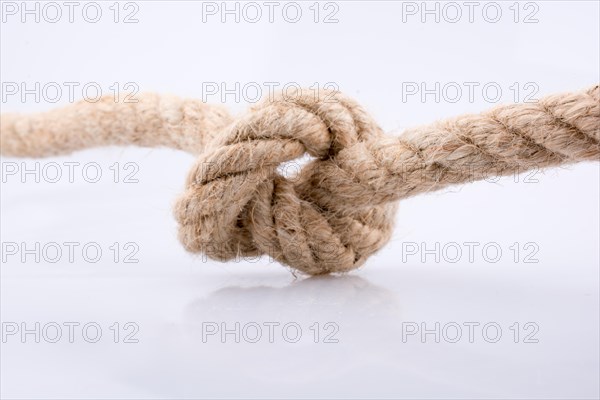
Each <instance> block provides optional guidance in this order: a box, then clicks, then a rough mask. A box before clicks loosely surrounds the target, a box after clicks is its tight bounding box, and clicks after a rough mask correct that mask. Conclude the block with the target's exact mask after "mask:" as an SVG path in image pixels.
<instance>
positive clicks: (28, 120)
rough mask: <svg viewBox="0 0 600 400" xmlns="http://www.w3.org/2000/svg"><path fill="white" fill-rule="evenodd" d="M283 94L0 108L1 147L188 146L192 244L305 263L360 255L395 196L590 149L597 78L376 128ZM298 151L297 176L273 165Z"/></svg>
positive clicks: (183, 200) (596, 151)
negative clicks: (403, 126)
mask: <svg viewBox="0 0 600 400" xmlns="http://www.w3.org/2000/svg"><path fill="white" fill-rule="evenodd" d="M309 93H310V94H303V92H302V91H299V92H297V93H296V94H295V95H290V94H287V95H286V96H285V97H284V96H279V97H276V98H274V99H269V100H267V101H264V102H262V103H260V104H259V105H257V106H255V107H253V108H251V109H250V111H249V112H248V113H246V114H245V115H243V116H241V117H239V118H233V117H232V116H231V115H230V114H229V113H228V112H227V111H226V110H225V109H224V108H222V107H219V106H215V105H209V104H205V103H202V102H201V101H198V100H193V99H187V100H184V99H180V98H177V97H173V96H161V95H156V94H145V95H142V96H140V98H139V99H138V101H137V102H135V103H115V102H114V99H113V98H112V97H111V96H107V97H103V98H101V100H100V101H98V102H97V103H90V102H85V101H81V102H79V103H75V104H72V105H68V106H66V107H63V108H59V109H55V110H52V111H48V112H42V113H35V114H16V113H6V114H2V116H1V127H0V138H1V141H0V150H1V154H2V155H4V156H16V157H47V156H54V155H59V154H67V153H71V152H73V151H77V150H82V149H86V148H90V147H96V146H106V145H136V146H147V147H155V146H166V147H172V148H175V149H180V150H184V151H187V152H190V153H192V154H195V155H197V156H198V159H197V161H196V163H195V164H194V166H193V167H192V169H191V171H190V173H189V175H188V178H187V182H186V187H185V191H184V193H183V195H181V196H180V198H179V199H178V200H177V202H176V204H175V210H174V214H175V217H176V218H177V221H178V222H179V225H180V227H179V238H180V240H181V242H182V243H183V245H184V246H185V248H186V249H187V250H189V251H191V252H203V253H205V254H207V255H208V256H209V257H211V258H213V259H216V260H221V261H226V260H231V259H234V258H236V257H240V256H248V257H255V256H258V255H261V254H267V255H269V256H271V257H273V258H274V259H276V260H278V261H279V262H281V263H283V264H285V265H288V266H290V267H292V268H294V269H297V270H300V271H302V272H304V273H307V274H313V275H316V274H325V273H331V272H345V271H349V270H352V269H354V268H357V267H359V266H361V265H362V264H363V263H364V262H365V260H366V259H367V258H368V257H369V256H370V255H371V254H373V253H374V252H376V251H377V250H379V249H380V248H381V247H382V246H383V245H385V243H386V242H387V241H388V240H389V238H390V235H391V233H392V228H393V226H392V225H393V221H394V218H395V213H396V208H397V207H396V203H397V201H398V200H400V199H402V198H406V197H410V196H414V195H416V194H419V193H424V192H430V191H435V190H439V189H442V188H445V187H447V186H449V185H456V184H463V183H467V182H472V181H476V180H481V179H485V178H489V177H490V176H502V175H509V174H513V173H521V172H524V171H527V170H530V169H532V168H548V167H554V166H559V165H565V164H570V163H575V162H580V161H599V160H600V145H599V142H600V88H599V86H598V85H596V86H594V87H592V88H590V89H588V90H584V91H580V92H575V93H562V94H556V95H551V96H547V97H544V98H542V99H541V100H540V101H538V102H536V103H529V104H511V105H501V106H497V107H495V108H493V109H491V110H489V111H486V112H483V113H481V114H470V115H463V116H459V117H456V118H452V119H447V120H442V121H438V122H435V123H433V124H430V125H426V126H422V127H417V128H413V129H408V130H406V131H404V132H403V133H402V134H401V135H399V136H386V135H385V134H384V133H383V131H382V129H381V128H380V127H379V126H378V125H377V124H376V123H375V121H373V119H371V117H370V116H369V115H368V114H367V113H366V112H365V110H364V109H363V108H362V107H361V106H360V105H358V104H357V103H356V102H354V101H353V100H351V99H349V98H347V97H345V96H343V95H341V94H340V93H337V92H327V93H324V92H320V93H318V96H317V95H315V93H314V92H310V91H309ZM306 154H308V155H309V156H311V157H312V159H311V161H310V162H309V163H308V164H306V165H304V166H303V167H302V169H301V170H300V172H299V174H298V175H297V176H294V177H285V176H283V175H281V174H280V173H278V167H279V166H280V165H281V164H282V163H285V162H290V161H293V160H296V159H298V158H299V157H302V156H304V155H306Z"/></svg>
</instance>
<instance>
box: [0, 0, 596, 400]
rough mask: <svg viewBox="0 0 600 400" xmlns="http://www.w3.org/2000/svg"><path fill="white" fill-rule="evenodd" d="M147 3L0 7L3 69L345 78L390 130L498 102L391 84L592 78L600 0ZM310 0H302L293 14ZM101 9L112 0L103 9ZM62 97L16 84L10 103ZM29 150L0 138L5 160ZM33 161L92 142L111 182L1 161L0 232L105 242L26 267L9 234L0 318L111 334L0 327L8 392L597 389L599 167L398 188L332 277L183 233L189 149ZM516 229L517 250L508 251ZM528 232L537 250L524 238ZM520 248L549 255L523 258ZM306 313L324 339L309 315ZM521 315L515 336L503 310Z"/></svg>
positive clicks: (164, 83)
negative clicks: (224, 331) (477, 5)
mask: <svg viewBox="0 0 600 400" xmlns="http://www.w3.org/2000/svg"><path fill="white" fill-rule="evenodd" d="M137 4H138V5H139V12H138V14H137V18H138V19H139V23H137V24H129V25H125V24H114V23H112V22H111V21H110V18H106V19H103V20H102V21H101V22H100V23H98V24H89V23H85V21H83V22H82V21H81V20H76V21H75V23H73V24H69V23H63V22H60V23H56V24H49V23H44V22H41V23H39V24H37V23H25V24H23V23H20V22H19V21H18V19H17V20H15V19H9V20H7V21H6V22H3V23H2V28H1V29H2V30H1V33H2V39H1V46H2V50H1V52H2V54H1V55H2V57H1V59H2V61H1V64H0V66H1V73H2V77H1V78H2V79H1V80H2V82H27V83H28V84H30V85H33V83H34V82H41V83H42V85H43V84H44V83H46V82H80V83H81V84H84V83H86V82H98V84H99V85H100V86H101V87H102V88H103V89H104V90H107V91H108V90H109V89H108V88H109V87H110V86H111V85H112V83H114V82H119V83H120V84H123V83H126V82H135V83H136V84H137V85H138V86H139V87H140V89H141V90H143V91H158V92H169V93H175V94H178V95H182V96H195V97H201V96H202V94H203V92H202V87H203V86H202V82H227V83H228V85H233V83H234V82H240V83H241V85H242V86H243V85H244V84H245V83H248V82H259V83H260V82H279V83H281V84H284V83H286V82H297V83H299V84H301V85H302V86H305V87H306V86H311V85H313V84H314V83H315V82H319V83H320V85H323V84H324V83H326V82H335V83H337V84H338V85H339V87H340V90H342V91H343V92H345V93H347V94H349V95H352V96H353V97H355V98H356V99H357V100H358V101H359V102H361V103H362V104H363V105H364V106H365V107H367V108H368V109H369V110H371V111H372V113H373V115H374V116H375V117H376V118H377V120H378V121H380V122H381V124H382V126H383V127H384V128H385V129H386V130H389V131H394V132H397V131H399V130H400V129H401V128H402V127H406V126H411V125H415V124H420V123H426V122H429V121H432V120H434V119H437V118H442V117H446V116H451V115H455V114H458V113H463V112H471V111H473V112H476V111H481V110H483V109H486V108H489V107H490V106H492V104H490V103H489V102H486V101H485V99H484V98H482V96H481V95H479V96H476V98H475V99H474V101H472V102H471V101H468V99H466V98H465V97H463V98H461V99H460V101H458V102H456V103H450V102H448V101H440V102H439V103H436V102H435V101H434V100H432V99H429V100H428V101H427V102H425V103H423V102H421V101H419V100H418V99H415V98H411V99H410V100H409V101H406V102H403V101H402V95H401V90H402V82H428V83H429V84H431V85H433V83H434V82H441V84H442V85H443V84H444V83H447V82H466V81H468V82H479V83H481V84H485V83H486V82H497V83H498V84H499V85H500V86H501V87H502V88H503V91H504V93H505V95H504V97H503V99H502V101H504V102H510V101H512V99H511V94H510V93H511V92H510V89H509V87H510V86H511V85H512V84H513V83H514V82H519V83H520V85H521V87H522V85H523V84H524V83H526V82H534V83H535V84H536V85H538V87H539V94H538V96H537V97H540V96H542V95H544V94H548V93H552V92H558V91H565V90H574V89H579V88H584V87H587V86H589V85H591V84H593V83H597V82H598V78H599V77H598V71H599V69H600V66H599V63H598V56H599V54H598V49H599V48H600V46H599V35H598V31H599V26H598V24H599V21H598V15H599V7H598V3H597V2H592V1H590V2H536V3H535V4H537V5H538V7H539V11H538V13H537V15H536V16H537V18H538V19H539V22H538V23H535V24H522V23H517V24H515V23H514V22H512V21H511V18H512V15H511V14H509V12H510V10H509V8H508V7H510V6H511V4H512V2H507V3H505V2H501V3H500V4H501V5H502V9H503V12H504V13H505V14H504V15H506V17H505V18H503V19H502V20H501V21H500V22H499V23H496V24H491V23H486V22H485V21H483V20H482V18H480V16H481V14H478V15H477V14H476V20H475V22H474V23H468V22H465V21H461V22H458V23H455V24H452V23H448V22H445V21H441V22H440V23H433V22H431V21H430V22H426V23H421V22H419V20H418V18H415V19H412V18H409V19H408V20H407V22H402V14H401V11H402V4H401V3H394V2H375V3H372V2H369V3H367V2H338V3H337V4H338V5H339V12H338V13H337V18H338V19H339V23H337V24H315V23H313V22H311V17H309V15H311V14H307V17H306V18H303V19H302V21H301V22H299V23H297V24H290V23H286V22H285V21H283V20H282V19H281V18H276V21H275V22H274V23H272V24H271V23H268V22H264V21H262V22H259V23H256V24H250V23H245V22H241V23H239V24H236V23H232V22H229V23H225V24H223V23H221V22H220V21H219V20H218V18H216V19H209V21H208V22H207V23H203V22H202V13H201V12H202V6H201V4H200V3H194V2H170V3H167V2H138V3H137ZM311 4H312V2H311V3H302V7H303V10H304V12H305V13H308V12H310V10H309V9H308V7H309V6H310V5H311ZM460 4H462V3H460ZM481 4H483V3H481ZM442 5H443V4H442ZM522 5H523V4H522ZM108 6H109V3H103V7H104V11H105V12H108ZM463 11H465V9H464V8H463ZM109 15H110V14H109ZM76 93H77V92H76ZM78 97H79V98H80V97H81V93H80V92H79V93H78ZM209 100H210V101H213V102H217V101H219V99H218V97H211V98H209ZM520 100H522V99H520ZM59 103H60V104H66V103H68V99H66V98H63V99H61V101H60V102H59ZM227 105H228V106H229V107H230V108H232V109H233V110H235V111H242V110H244V109H245V108H246V107H247V106H248V104H247V103H246V102H244V101H243V100H241V101H240V102H239V103H236V102H235V101H234V100H233V99H231V98H230V99H228V101H227ZM55 106H56V105H55V104H51V103H48V102H44V101H41V102H40V103H35V102H34V101H31V100H28V101H26V102H25V103H23V102H21V101H20V99H19V98H18V96H12V97H9V98H8V99H6V101H4V102H3V103H2V111H3V112H6V111H36V110H45V109H50V108H52V107H55ZM21 161H22V160H16V159H10V158H3V159H2V163H3V168H7V166H8V165H9V164H7V163H15V162H16V163H20V162H21ZM39 161H40V162H41V163H42V164H40V165H41V166H42V167H43V166H46V165H48V164H47V163H48V162H57V163H59V164H61V165H62V163H63V162H65V161H75V162H79V163H81V165H85V164H86V163H90V162H96V163H98V164H99V165H100V166H101V168H102V171H103V179H101V180H100V181H99V182H98V183H94V184H92V183H87V182H85V180H84V179H82V178H81V175H76V177H75V182H74V183H69V182H68V181H66V179H62V180H61V181H60V182H59V183H54V184H52V183H48V182H43V179H42V182H41V183H35V182H32V181H31V177H29V178H27V183H22V182H21V179H19V178H14V177H9V178H7V181H6V182H3V183H2V186H1V187H2V193H1V215H2V224H1V234H2V242H3V243H8V242H15V243H22V242H25V243H26V244H27V245H28V246H33V244H34V243H35V242H40V243H41V244H42V245H43V244H45V243H48V242H57V243H63V242H68V241H73V242H79V243H82V244H84V243H88V242H95V243H98V244H99V246H100V247H101V248H102V249H103V257H102V259H101V261H99V262H98V263H89V262H85V260H83V259H82V258H81V256H80V253H76V260H75V262H73V263H69V262H68V260H67V259H66V256H65V257H63V259H61V260H60V261H59V262H57V263H48V262H44V261H43V260H42V261H41V262H39V263H36V262H35V261H34V260H33V259H32V257H29V258H28V259H27V262H25V263H23V262H21V260H20V259H19V257H18V256H7V255H6V254H3V256H6V257H7V258H6V260H3V263H2V268H1V307H0V311H1V320H2V322H3V324H4V327H6V326H7V325H6V323H10V322H16V323H19V324H20V323H22V322H24V323H26V324H27V326H28V327H29V328H32V327H33V326H34V324H35V323H36V322H40V324H41V326H44V325H45V324H48V323H51V322H56V323H58V324H59V325H62V324H63V323H65V322H77V323H80V324H81V325H80V327H81V326H82V325H83V324H85V323H88V322H95V323H97V324H99V325H100V326H101V328H102V329H103V335H102V337H101V339H100V340H99V341H98V342H97V343H94V344H91V343H87V342H86V341H85V340H83V338H82V336H81V332H80V331H79V330H76V332H75V338H74V342H73V343H69V341H68V339H67V337H66V336H67V333H68V331H67V330H66V328H64V332H63V338H61V340H59V341H58V343H48V342H47V341H46V340H44V339H43V338H42V339H41V341H40V343H35V341H34V338H33V335H29V336H26V338H25V339H26V340H25V343H22V340H21V339H20V338H19V337H18V336H17V335H15V336H9V337H7V338H6V340H5V343H1V350H2V351H1V353H2V356H1V374H0V378H1V385H0V386H1V395H2V397H3V398H130V397H131V398H218V397H229V398H231V397H250V398H263V397H286V398H288V397H292V398H300V397H302V398H306V397H321V398H323V397H339V398H346V397H351V398H364V397H390V398H470V397H474V398H511V397H513V398H515V397H516V398H598V396H599V387H598V385H599V382H598V376H599V347H598V336H599V322H598V318H599V317H598V315H599V312H598V311H599V310H598V308H599V305H598V304H599V293H598V286H599V285H598V283H599V275H598V274H599V262H600V261H599V242H600V240H599V201H600V199H599V189H600V188H599V185H600V184H599V178H600V171H599V167H598V165H597V164H582V165H576V166H572V167H569V168H563V169H556V170H551V171H546V172H544V173H542V172H537V173H535V174H534V176H533V178H535V179H537V180H538V181H537V183H525V182H524V178H526V176H525V175H520V176H518V177H508V178H503V179H502V180H500V181H498V182H495V183H490V182H479V183H475V184H471V185H467V186H463V187H459V188H454V189H451V190H447V191H445V192H443V193H436V194H431V195H426V196H420V197H417V198H413V199H409V200H407V201H404V202H403V203H402V204H401V207H400V211H399V214H398V220H397V228H396V231H395V234H394V238H393V240H392V241H391V242H390V244H389V245H388V246H387V247H385V248H384V249H383V250H382V251H381V252H379V253H378V254H377V255H376V256H374V257H372V258H371V259H370V260H369V261H368V262H367V264H366V266H365V267H364V268H362V269H360V270H359V271H356V272H353V273H352V274H349V275H348V276H342V277H328V278H310V279H306V278H303V277H299V278H298V279H295V278H294V276H292V275H291V274H290V273H289V272H288V271H287V270H286V269H284V268H282V267H281V266H280V265H278V264H276V263H271V262H269V260H268V259H262V260H260V261H254V262H248V261H243V262H238V263H228V264H221V263H215V262H211V261H203V260H202V258H198V257H193V256H190V255H189V254H186V253H185V252H184V250H183V249H182V248H181V247H180V245H179V243H178V242H177V240H176V224H175V222H174V220H173V218H172V216H171V210H170V207H171V205H172V203H173V200H174V198H175V197H176V196H177V195H178V193H179V192H180V190H181V188H182V187H183V183H184V179H185V176H186V173H187V169H188V168H189V166H190V165H191V163H192V162H193V157H191V156H189V155H186V154H182V153H179V152H175V151H171V150H159V149H155V150H150V149H132V148H127V149H121V148H119V149H117V148H107V149H95V150H90V151H85V152H80V153H77V154H74V155H73V156H71V157H62V158H55V159H47V160H39ZM25 162H26V165H27V166H28V167H31V166H33V165H34V163H35V161H34V160H26V161H25ZM115 162H119V163H120V165H121V166H123V165H124V164H125V163H127V162H133V163H136V165H138V166H139V171H138V172H137V174H136V178H137V179H139V183H129V184H127V183H122V182H119V183H114V182H112V180H111V178H112V176H111V174H112V171H111V170H110V169H109V167H110V166H111V165H113V164H114V163H115ZM10 165H14V164H10ZM18 165H20V164H18ZM65 171H66V169H63V172H65ZM530 178H531V177H530ZM114 242H119V243H120V244H121V245H123V244H124V243H127V242H135V243H136V244H137V245H138V246H139V252H138V253H137V255H136V258H137V259H138V260H139V262H138V263H136V264H127V263H123V262H119V263H115V262H114V261H113V260H112V253H111V251H110V249H109V246H111V244H112V243H114ZM465 242H477V243H479V247H477V249H478V250H477V251H476V252H475V253H474V260H473V262H470V261H469V259H468V256H467V253H464V254H463V257H462V258H461V259H460V260H459V261H458V262H456V263H452V262H449V261H451V260H449V258H452V257H453V255H451V256H448V254H446V257H443V254H442V257H441V260H440V261H439V262H436V260H435V259H434V257H433V256H431V255H429V256H427V258H426V260H425V262H423V261H422V260H421V258H420V257H419V256H420V255H421V254H422V253H419V254H417V255H408V254H406V251H405V250H407V247H406V246H409V245H410V243H416V244H417V245H418V246H422V245H421V243H425V246H427V248H434V247H435V244H436V243H440V246H441V247H440V248H443V247H444V246H446V248H449V247H448V246H452V245H451V244H452V243H458V244H459V246H460V248H461V249H462V250H463V251H465V252H466V251H467V250H468V248H467V247H465V245H464V244H463V243H465ZM515 242H518V243H519V246H520V249H521V251H520V253H519V256H518V261H519V262H515V261H514V259H513V256H514V253H513V251H512V250H511V248H510V246H512V244H513V243H515ZM487 243H493V244H494V246H497V247H500V248H501V250H502V252H503V253H502V257H501V258H500V260H499V261H498V262H496V263H491V262H488V261H486V259H485V258H484V257H483V255H482V253H481V250H480V249H481V248H482V246H483V245H485V244H487ZM527 243H533V245H530V246H534V247H530V248H528V249H524V246H525V245H526V244H527ZM449 244H450V245H449ZM421 248H422V247H421ZM532 249H533V250H536V249H537V251H536V254H535V256H534V259H536V260H538V261H539V262H537V263H525V262H523V261H524V257H525V256H526V255H527V254H529V252H530V251H532ZM525 250H527V251H525ZM78 254H79V255H78ZM438 254H439V253H438ZM452 254H454V253H452ZM123 255H124V254H123V253H121V254H120V260H121V261H122V257H123ZM403 258H404V259H403ZM114 322H119V323H120V326H121V334H123V333H124V331H123V329H122V328H123V324H125V323H127V322H133V323H135V324H137V326H138V327H139V332H137V333H136V335H135V338H137V339H138V340H139V342H138V343H122V341H123V337H122V336H121V337H120V338H119V341H120V342H121V343H117V344H115V343H114V342H113V336H112V331H111V330H110V329H109V327H110V326H111V325H113V323H114ZM211 322H214V323H218V324H220V323H226V324H228V325H227V326H229V327H233V326H235V325H234V324H235V323H236V322H239V323H240V324H241V326H244V325H245V324H248V323H257V324H264V323H265V322H274V323H279V324H280V327H281V326H282V325H284V324H286V323H290V322H292V323H296V324H298V325H299V326H300V327H301V328H302V332H303V334H302V337H301V340H300V341H299V342H298V343H287V342H286V341H285V340H284V338H283V336H282V334H281V331H279V330H276V331H275V336H274V343H269V341H268V340H267V338H266V335H267V329H266V328H264V331H263V338H262V339H261V340H260V341H259V342H258V343H249V342H248V341H246V340H244V339H243V338H242V340H240V343H235V342H234V340H233V339H232V335H230V336H227V337H226V338H225V339H226V340H225V343H222V340H220V339H219V338H218V337H217V336H216V335H215V336H210V337H208V338H207V340H206V343H205V342H203V340H202V327H203V323H204V327H205V329H206V327H207V326H208V325H207V323H211ZM315 322H318V323H320V328H321V329H320V330H321V336H320V337H319V342H320V343H314V342H313V332H312V331H311V330H310V326H313V324H314V323H315ZM327 322H331V323H333V324H335V326H337V327H338V328H339V331H338V332H337V333H336V334H335V336H334V337H335V338H336V339H338V343H322V341H323V339H324V337H323V333H324V332H325V331H324V330H323V329H324V324H325V323H327ZM422 322H424V323H426V324H427V327H429V328H433V327H434V326H435V325H434V324H435V323H436V322H439V323H440V324H441V326H444V325H446V324H448V323H453V322H455V323H457V324H459V325H462V326H463V327H464V325H463V324H464V323H468V322H475V323H479V324H480V326H479V327H478V328H476V330H475V336H474V340H473V343H470V342H469V340H468V335H467V334H468V331H467V329H466V328H464V329H463V337H462V338H461V339H460V340H459V341H458V342H457V343H450V342H449V341H448V340H445V339H444V338H442V339H441V340H440V343H435V341H434V340H433V336H432V335H429V336H426V338H425V339H426V340H424V341H422V340H420V339H419V338H418V336H416V335H415V336H409V337H406V338H405V339H406V340H404V341H403V335H402V334H403V330H404V331H406V329H407V327H408V326H409V325H410V323H417V324H421V323H422ZM490 322H492V323H496V324H498V325H499V326H500V327H501V328H502V337H501V339H500V340H499V341H498V342H497V343H488V342H487V341H486V340H485V338H484V337H483V336H482V334H481V330H480V328H481V326H483V325H484V324H486V323H490ZM515 322H518V323H519V324H520V334H521V335H520V337H519V340H518V343H514V340H513V339H514V336H513V331H512V330H510V327H511V326H513V324H514V323H515ZM527 322H531V323H534V324H536V326H537V327H538V328H539V331H538V332H537V333H535V335H534V338H535V339H537V340H538V342H537V343H524V334H525V333H527V332H530V331H531V330H528V331H526V330H525V329H524V324H526V323H527ZM263 326H264V325H263ZM330 326H334V325H330ZM448 326H449V325H448ZM529 326H533V325H529ZM290 332H293V331H290ZM92 333H93V332H92ZM447 333H448V332H447ZM489 333H490V336H493V330H492V331H489ZM92 336H93V335H92ZM290 336H293V335H290Z"/></svg>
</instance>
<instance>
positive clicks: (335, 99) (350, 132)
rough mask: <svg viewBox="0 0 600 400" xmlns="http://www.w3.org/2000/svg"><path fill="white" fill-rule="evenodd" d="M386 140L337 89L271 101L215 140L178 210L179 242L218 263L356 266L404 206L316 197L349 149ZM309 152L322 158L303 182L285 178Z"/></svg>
mask: <svg viewBox="0 0 600 400" xmlns="http://www.w3.org/2000/svg"><path fill="white" fill-rule="evenodd" d="M382 137H383V131H382V130H381V128H380V127H379V126H378V125H377V124H376V123H375V122H374V121H373V119H372V118H371V117H370V116H369V115H368V114H367V113H366V112H365V111H364V110H363V109H362V108H361V107H360V106H359V105H358V104H357V103H356V102H354V101H352V100H350V99H348V98H346V97H344V96H342V95H341V94H339V93H337V92H319V93H302V92H298V93H296V94H294V95H293V96H279V97H277V98H275V99H274V100H271V101H268V102H264V103H262V104H261V105H259V106H258V107H256V108H254V109H252V110H251V111H250V113H248V114H247V115H246V116H245V117H243V118H241V119H240V120H238V121H235V122H234V123H232V124H230V125H228V126H227V127H226V128H225V129H224V130H223V131H222V132H221V133H219V134H217V135H215V138H214V140H213V141H212V142H211V143H210V144H209V145H208V149H207V150H206V151H205V152H204V153H203V154H201V155H200V157H199V159H198V160H197V162H196V164H195V165H194V167H193V168H192V170H191V172H190V174H189V176H188V180H187V184H186V191H185V193H184V195H183V196H182V197H181V198H180V199H179V200H178V202H177V204H176V206H175V216H176V218H177V220H178V221H179V223H180V232H179V237H180V240H181V241H182V243H183V244H184V246H185V247H186V248H187V249H188V250H190V251H193V252H203V253H205V254H207V255H208V256H210V257H212V258H215V259H218V260H230V259H235V258H237V257H240V256H242V257H253V256H258V255H260V254H267V255H269V256H270V257H272V258H274V259H276V260H278V261H280V262H282V263H284V264H287V265H290V266H292V267H294V268H296V269H299V270H301V271H303V272H306V273H310V274H320V273H327V272H332V271H336V272H341V271H348V270H350V269H353V268H356V267H357V266H359V265H360V264H361V263H362V262H364V260H365V259H366V258H367V257H368V256H369V255H371V254H372V253H373V252H375V251H376V250H378V249H379V248H380V247H381V246H383V244H385V242H386V241H387V239H388V238H389V235H390V232H391V228H392V226H391V225H392V222H391V221H393V216H394V212H395V209H396V207H395V205H394V204H392V203H387V204H381V205H378V204H373V205H369V206H365V207H362V206H359V207H357V208H354V209H351V208H348V207H346V208H345V210H344V209H338V210H336V209H329V208H328V207H326V206H325V205H323V204H320V203H319V202H318V201H316V199H315V197H314V193H315V192H316V191H317V190H316V186H318V185H319V182H320V179H319V176H320V174H322V173H326V172H328V171H331V167H332V166H335V164H336V157H337V155H338V154H339V153H340V152H341V151H342V150H344V149H348V148H351V147H353V146H355V145H357V144H359V143H365V142H368V141H371V140H376V139H378V138H382ZM304 155H309V156H311V157H313V159H312V161H310V162H309V163H308V165H306V166H304V167H303V168H302V169H301V171H300V173H299V174H298V175H297V176H294V177H292V178H290V177H285V176H283V175H282V174H280V173H279V172H278V167H280V166H281V165H282V163H285V162H289V161H292V160H296V159H298V158H300V157H302V156H304ZM346 172H347V173H352V171H346ZM349 210H351V211H349Z"/></svg>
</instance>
